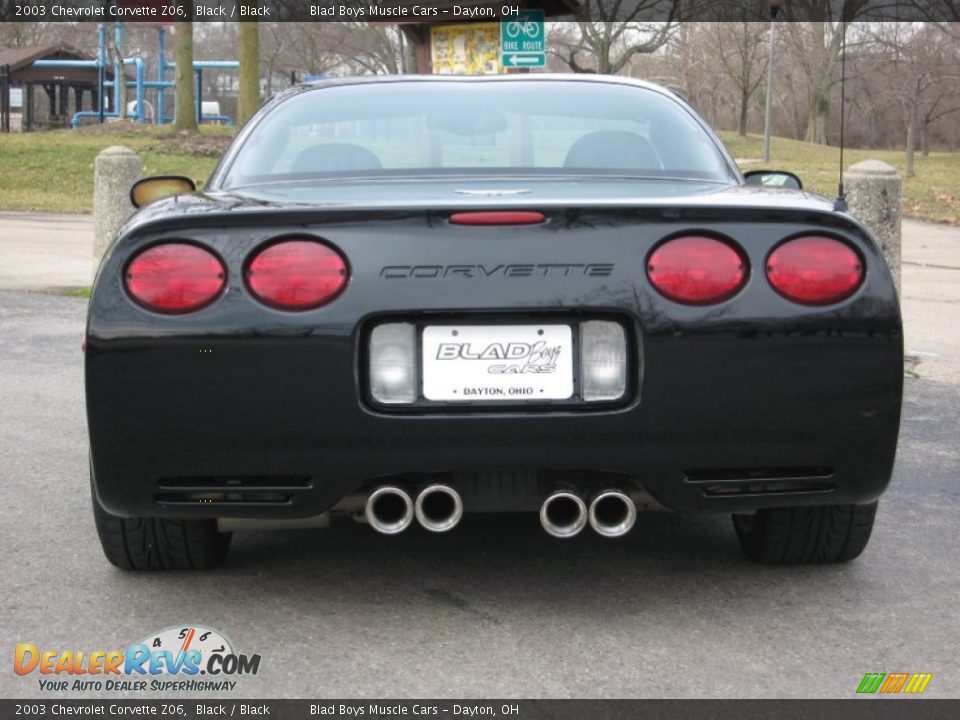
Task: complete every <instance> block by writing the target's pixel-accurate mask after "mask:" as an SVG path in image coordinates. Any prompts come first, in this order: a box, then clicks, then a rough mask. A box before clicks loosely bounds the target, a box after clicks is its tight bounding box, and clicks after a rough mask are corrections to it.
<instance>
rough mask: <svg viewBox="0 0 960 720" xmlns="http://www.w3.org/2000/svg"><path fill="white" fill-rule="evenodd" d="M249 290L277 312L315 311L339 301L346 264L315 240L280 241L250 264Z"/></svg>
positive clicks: (343, 285) (265, 249) (344, 282)
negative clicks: (337, 299)
mask: <svg viewBox="0 0 960 720" xmlns="http://www.w3.org/2000/svg"><path fill="white" fill-rule="evenodd" d="M245 275H246V280H247V287H248V288H249V289H250V292H251V293H253V295H254V297H256V298H257V300H259V301H260V302H262V303H264V304H265V305H269V306H270V307H273V308H277V309H278V310H312V309H314V308H318V307H320V306H321V305H326V304H327V303H328V302H330V301H331V300H333V299H334V298H336V297H337V295H339V294H340V293H341V292H343V289H344V288H345V287H346V285H347V279H348V278H349V271H348V270H347V261H346V260H344V258H343V256H342V255H341V254H340V253H339V252H337V251H336V250H334V249H333V248H331V247H329V246H327V245H324V244H323V243H321V242H318V241H316V240H299V239H295V240H281V241H280V242H276V243H273V244H272V245H268V246H267V247H265V248H263V249H262V250H260V251H259V252H257V253H256V254H255V255H254V256H253V258H252V259H251V260H250V261H249V262H248V263H247V269H246V273H245Z"/></svg>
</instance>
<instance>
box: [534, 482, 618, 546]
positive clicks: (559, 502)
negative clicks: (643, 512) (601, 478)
mask: <svg viewBox="0 0 960 720" xmlns="http://www.w3.org/2000/svg"><path fill="white" fill-rule="evenodd" d="M636 521H637V508H636V505H634V503H633V500H631V499H630V496H629V495H627V494H626V493H625V492H623V491H621V490H604V491H602V492H599V493H597V494H596V495H594V497H593V499H592V500H591V501H590V505H589V507H588V506H587V504H586V503H585V502H584V501H583V499H582V498H581V497H580V495H578V494H577V493H576V492H574V491H573V490H557V491H556V492H555V493H553V494H552V495H550V496H549V497H547V499H546V500H544V501H543V505H541V506H540V524H541V525H542V526H543V529H544V530H546V531H547V533H549V534H550V535H552V536H553V537H557V538H569V537H574V536H575V535H578V534H580V531H581V530H583V529H584V528H585V527H586V526H587V524H588V523H589V524H590V527H592V528H593V529H594V531H596V533H597V534H598V535H602V536H603V537H610V538H614V537H620V536H622V535H626V534H627V533H628V532H630V530H631V528H633V524H634V523H635V522H636Z"/></svg>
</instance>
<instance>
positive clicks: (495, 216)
mask: <svg viewBox="0 0 960 720" xmlns="http://www.w3.org/2000/svg"><path fill="white" fill-rule="evenodd" d="M545 219H546V218H545V216H544V214H543V213H541V212H531V211H529V210H480V211H475V212H458V213H453V215H451V216H450V222H451V223H453V224H454V225H536V224H537V223H542V222H543V221H544V220H545Z"/></svg>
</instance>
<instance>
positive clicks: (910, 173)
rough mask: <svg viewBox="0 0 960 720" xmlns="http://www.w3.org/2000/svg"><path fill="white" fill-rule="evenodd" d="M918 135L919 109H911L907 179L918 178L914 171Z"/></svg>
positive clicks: (908, 122)
mask: <svg viewBox="0 0 960 720" xmlns="http://www.w3.org/2000/svg"><path fill="white" fill-rule="evenodd" d="M916 135H917V108H916V107H911V108H910V109H909V110H908V111H907V177H908V178H912V177H914V176H916V174H917V173H916V172H915V171H914V162H913V156H914V147H915V146H916Z"/></svg>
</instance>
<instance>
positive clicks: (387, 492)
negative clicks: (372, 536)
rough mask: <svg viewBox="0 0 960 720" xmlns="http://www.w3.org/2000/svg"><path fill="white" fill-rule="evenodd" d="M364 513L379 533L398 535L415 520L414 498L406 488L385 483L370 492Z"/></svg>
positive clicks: (371, 525)
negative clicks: (411, 497) (412, 498)
mask: <svg viewBox="0 0 960 720" xmlns="http://www.w3.org/2000/svg"><path fill="white" fill-rule="evenodd" d="M363 514H364V515H365V516H366V518H367V522H368V523H370V527H372V528H373V529H374V530H376V531H377V532H378V533H383V534H384V535H396V534H397V533H400V532H403V531H404V530H406V529H407V528H408V527H410V523H412V522H413V500H411V499H410V495H409V494H408V493H407V492H406V490H402V489H401V488H398V487H396V486H394V485H384V486H382V487H379V488H377V489H376V490H374V491H373V492H372V493H370V496H369V497H368V498H367V504H366V507H365V508H364V511H363Z"/></svg>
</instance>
